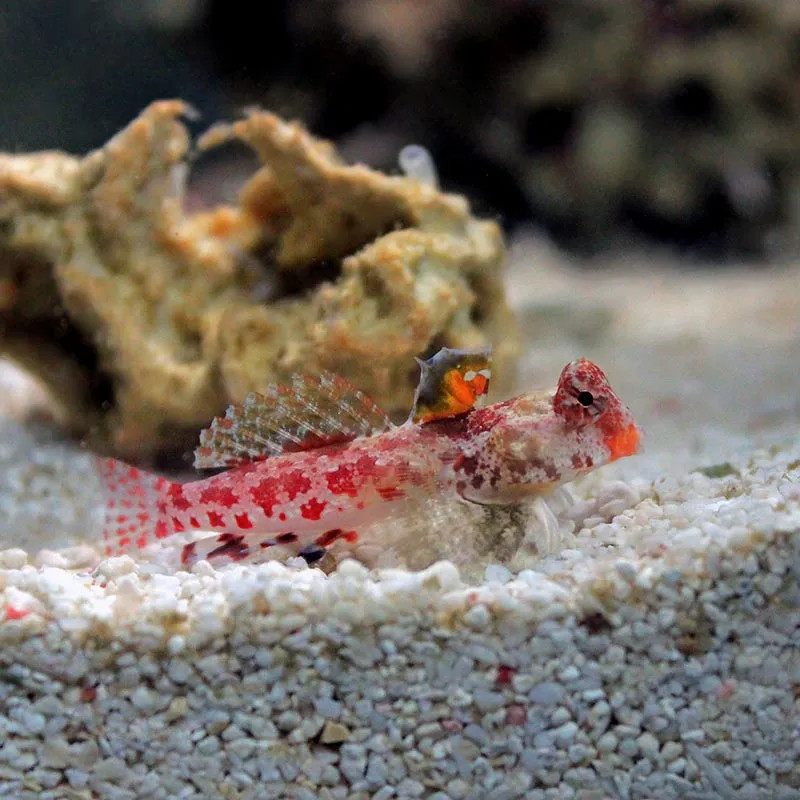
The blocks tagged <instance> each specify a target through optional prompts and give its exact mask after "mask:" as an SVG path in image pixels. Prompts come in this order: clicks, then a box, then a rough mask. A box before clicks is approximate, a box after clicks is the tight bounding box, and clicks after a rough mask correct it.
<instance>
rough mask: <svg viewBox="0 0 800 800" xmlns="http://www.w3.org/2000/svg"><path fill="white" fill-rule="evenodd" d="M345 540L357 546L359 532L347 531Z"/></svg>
mask: <svg viewBox="0 0 800 800" xmlns="http://www.w3.org/2000/svg"><path fill="white" fill-rule="evenodd" d="M344 540H345V541H346V542H350V544H355V542H357V541H358V531H345V532H344Z"/></svg>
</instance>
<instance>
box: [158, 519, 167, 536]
mask: <svg viewBox="0 0 800 800" xmlns="http://www.w3.org/2000/svg"><path fill="white" fill-rule="evenodd" d="M165 536H169V529H168V528H167V523H166V522H165V521H164V520H163V519H160V520H159V521H158V522H156V539H163V538H164V537H165Z"/></svg>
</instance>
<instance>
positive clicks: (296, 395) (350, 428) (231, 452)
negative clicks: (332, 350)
mask: <svg viewBox="0 0 800 800" xmlns="http://www.w3.org/2000/svg"><path fill="white" fill-rule="evenodd" d="M390 426H391V422H390V421H389V418H388V417H387V416H386V414H385V413H384V412H383V411H382V410H381V409H380V408H379V407H378V406H377V405H376V404H375V403H374V402H373V401H372V400H370V398H369V397H367V396H366V395H365V394H364V393H363V392H361V391H360V390H358V389H356V388H355V387H354V386H353V385H352V384H350V383H348V382H347V381H346V380H345V379H344V378H341V377H339V376H338V375H334V374H333V373H330V372H323V373H322V375H320V376H319V377H317V378H309V377H306V376H304V375H295V376H294V377H293V378H292V383H291V386H279V385H273V386H270V387H269V388H268V389H267V390H266V391H265V392H264V393H263V394H258V393H256V392H252V393H251V394H249V395H247V397H246V398H245V401H244V403H242V404H241V405H232V406H229V407H228V410H227V412H226V413H225V416H224V417H216V418H215V419H214V421H213V422H212V423H211V425H210V426H209V427H208V428H206V429H205V430H203V431H201V432H200V446H199V447H198V448H197V449H196V450H195V451H194V465H195V467H196V468H197V469H209V468H215V467H235V466H238V465H240V464H245V463H247V462H250V461H257V460H259V459H263V458H266V457H267V456H274V455H279V454H280V453H292V452H297V451H300V450H312V449H314V448H317V447H324V446H325V445H329V444H336V443H341V442H349V441H352V440H353V439H357V438H358V437H359V436H369V435H371V434H373V433H379V432H380V431H383V430H386V429H387V428H388V427H390Z"/></svg>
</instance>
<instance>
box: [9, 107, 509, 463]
mask: <svg viewBox="0 0 800 800" xmlns="http://www.w3.org/2000/svg"><path fill="white" fill-rule="evenodd" d="M189 113H190V109H189V108H188V106H186V105H185V104H184V103H181V102H179V101H162V102H158V103H154V104H153V105H151V106H150V107H148V108H147V109H145V111H144V112H143V113H142V114H141V116H140V117H139V118H137V119H136V120H134V121H133V122H132V123H131V124H130V125H129V126H128V127H127V128H125V129H124V130H123V131H121V132H120V133H119V134H118V135H117V136H115V137H114V138H113V139H112V140H111V141H110V142H109V143H108V144H107V145H106V146H105V147H104V148H102V149H101V150H98V151H96V152H94V153H91V154H89V155H88V156H86V157H85V158H76V157H73V156H69V155H66V154H64V153H57V152H50V153H38V154H32V155H2V156H0V353H2V354H4V355H7V356H9V357H10V358H12V359H13V360H15V361H17V362H18V363H20V364H22V365H23V366H24V367H25V368H26V369H28V370H30V371H31V372H32V373H34V374H35V375H37V376H38V377H40V378H41V379H42V380H43V381H44V383H45V384H46V385H47V386H48V387H49V389H50V391H51V393H52V394H53V396H54V398H55V399H56V401H57V402H58V403H59V405H60V406H61V410H62V415H63V416H64V418H65V419H66V421H67V422H68V423H69V424H70V426H71V427H72V429H73V430H74V431H75V432H77V433H78V434H80V435H82V436H84V437H86V439H87V440H88V441H89V442H90V443H91V444H92V445H93V446H96V447H100V448H104V449H106V450H110V451H114V452H116V453H118V454H120V455H122V456H125V457H128V458H135V457H142V456H148V455H154V454H159V453H160V454H170V453H171V454H175V453H177V452H180V451H181V450H183V449H185V448H187V447H190V446H191V445H192V443H193V441H194V437H195V436H196V431H197V429H198V428H199V427H200V426H202V425H204V424H205V423H207V421H208V420H209V419H210V418H211V417H212V416H213V415H214V414H215V413H218V412H219V411H220V410H221V409H222V408H223V407H224V406H225V405H226V404H227V403H229V402H234V401H237V400H241V399H242V398H243V396H244V395H245V394H246V393H247V392H249V391H252V390H258V389H262V388H263V387H264V386H265V384H267V383H269V382H270V381H273V380H281V379H286V378H287V377H288V376H289V375H291V373H293V372H305V373H309V374H315V373H318V372H319V371H321V370H324V369H331V370H334V371H337V372H339V373H341V374H343V375H344V376H345V377H347V378H349V379H351V380H352V381H354V382H355V383H357V384H358V385H359V386H360V387H361V388H363V389H364V390H365V391H367V392H368V393H369V394H370V395H372V396H373V397H374V398H375V399H376V400H377V401H378V402H379V403H381V404H383V405H384V406H385V407H386V408H387V410H389V411H391V412H395V413H398V414H401V413H403V412H404V411H405V410H406V409H407V407H408V404H409V402H410V399H411V395H412V392H413V388H414V385H415V383H416V374H415V371H414V370H413V369H412V368H410V365H412V364H413V362H412V359H411V357H412V356H413V355H417V354H421V353H425V352H426V351H429V350H433V349H436V348H438V347H440V346H442V345H449V346H453V347H472V346H482V345H485V344H487V343H492V344H494V345H495V361H496V373H497V376H498V378H499V379H500V381H501V383H502V381H503V380H504V379H505V381H506V385H507V383H508V379H509V376H510V372H511V365H512V362H513V358H514V353H515V347H516V337H515V334H514V326H513V322H512V318H511V316H510V312H509V311H508V309H507V306H506V304H505V299H504V292H503V287H502V283H501V275H500V268H501V263H502V260H503V255H504V247H503V242H502V237H501V234H500V230H499V228H498V226H497V225H496V224H495V223H493V222H488V221H481V220H477V219H475V218H473V217H472V216H471V215H470V211H469V206H468V204H467V202H466V201H465V200H464V199H463V198H460V197H457V196H452V195H446V194H443V193H441V192H439V191H438V190H437V189H436V188H434V187H432V186H429V185H426V184H423V183H420V182H419V181H417V180H415V179H412V178H408V177H389V176H386V175H383V174H380V173H376V172H374V171H372V170H370V169H368V168H367V167H364V166H347V165H345V164H344V163H343V162H342V161H341V160H340V159H339V158H338V156H337V155H336V153H335V151H334V150H333V148H332V146H331V145H330V144H329V143H327V142H321V141H318V140H316V139H314V138H313V137H311V136H310V135H309V134H308V133H307V132H306V131H305V130H304V129H303V128H302V127H301V126H300V125H298V124H295V123H287V122H284V121H283V120H281V119H279V118H278V117H276V116H275V115H273V114H269V113H266V112H258V111H253V112H250V113H249V114H248V115H247V116H246V118H245V119H243V120H240V121H239V122H236V123H234V124H232V125H227V126H217V127H215V128H213V129H212V130H211V131H209V133H208V134H206V135H205V136H204V137H203V138H202V139H201V140H200V142H199V143H198V144H199V147H200V148H201V149H208V148H211V147H214V146H218V145H220V144H223V143H224V142H226V141H228V140H230V139H238V140H241V141H243V142H245V143H246V144H247V145H248V146H249V147H251V148H252V149H253V150H254V151H255V152H256V153H257V155H258V156H259V158H260V159H261V160H262V161H263V162H264V165H263V166H262V168H261V169H259V170H258V171H257V172H256V173H255V174H254V175H253V176H252V178H250V179H249V180H248V181H247V182H246V184H245V185H244V187H243V188H242V190H241V194H240V204H239V205H238V206H222V207H218V208H214V209H210V210H207V211H200V212H197V213H194V214H187V213H186V212H185V211H184V208H183V192H184V183H185V178H186V170H187V167H186V163H187V157H188V156H189V154H190V148H191V143H190V139H189V135H188V132H187V130H186V128H185V126H184V125H183V123H182V122H181V119H180V118H181V116H184V115H187V114H189Z"/></svg>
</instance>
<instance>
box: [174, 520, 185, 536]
mask: <svg viewBox="0 0 800 800" xmlns="http://www.w3.org/2000/svg"><path fill="white" fill-rule="evenodd" d="M172 530H174V531H175V532H176V533H181V532H183V531H185V530H186V528H185V527H184V525H183V523H182V522H181V521H180V520H179V519H178V518H177V517H173V518H172Z"/></svg>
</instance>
